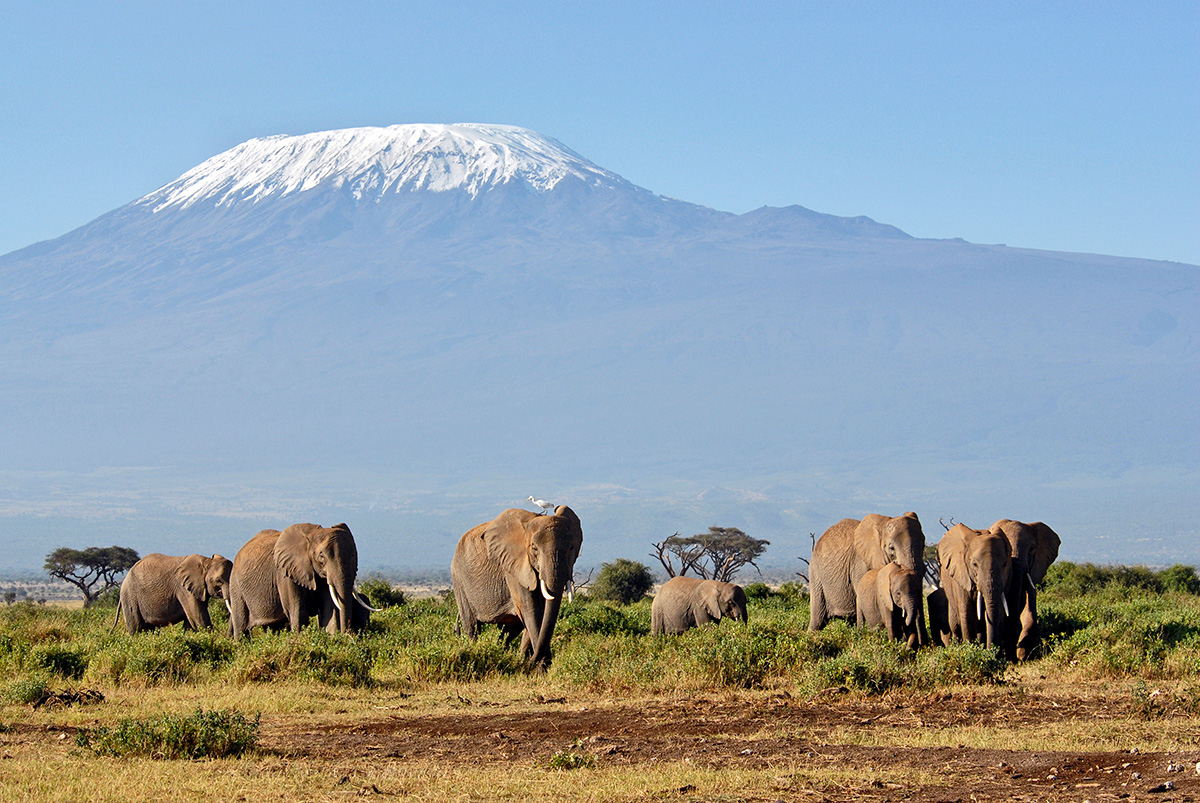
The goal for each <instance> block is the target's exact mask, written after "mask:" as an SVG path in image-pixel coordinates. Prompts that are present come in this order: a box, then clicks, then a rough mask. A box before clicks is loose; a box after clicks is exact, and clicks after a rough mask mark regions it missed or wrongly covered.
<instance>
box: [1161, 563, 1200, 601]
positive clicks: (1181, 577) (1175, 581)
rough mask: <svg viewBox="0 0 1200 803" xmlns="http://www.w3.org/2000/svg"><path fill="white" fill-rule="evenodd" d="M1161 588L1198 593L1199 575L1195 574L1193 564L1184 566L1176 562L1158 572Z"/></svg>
mask: <svg viewBox="0 0 1200 803" xmlns="http://www.w3.org/2000/svg"><path fill="white" fill-rule="evenodd" d="M1158 579H1159V580H1160V581H1161V582H1162V585H1163V590H1165V591H1179V592H1182V593H1184V594H1200V577H1197V576H1196V568H1195V567H1194V566H1184V565H1183V564H1181V563H1176V564H1175V565H1174V566H1170V567H1168V568H1166V569H1163V570H1162V571H1161V572H1159V573H1158Z"/></svg>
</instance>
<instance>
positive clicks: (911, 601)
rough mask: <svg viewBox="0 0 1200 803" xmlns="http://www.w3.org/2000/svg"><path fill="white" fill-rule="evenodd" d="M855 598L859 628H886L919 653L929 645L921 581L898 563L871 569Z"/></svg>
mask: <svg viewBox="0 0 1200 803" xmlns="http://www.w3.org/2000/svg"><path fill="white" fill-rule="evenodd" d="M854 596H855V599H856V604H857V608H858V610H857V619H858V626H859V627H862V626H864V625H865V626H867V627H875V628H883V629H884V630H886V631H887V634H888V636H890V637H891V638H892V639H894V640H896V641H903V642H906V643H907V644H908V646H909V647H912V648H913V649H916V648H917V647H923V646H925V645H926V644H928V643H929V636H928V634H927V633H926V632H925V601H924V596H925V595H924V592H923V589H922V587H921V577H920V576H919V575H918V574H917V573H916V572H914V571H912V570H911V569H906V568H904V567H903V566H901V565H900V564H899V563H889V564H887V565H886V566H883V567H882V568H879V569H872V570H871V571H869V572H867V573H866V574H864V575H863V576H862V577H861V578H859V580H858V585H857V586H855V589H854Z"/></svg>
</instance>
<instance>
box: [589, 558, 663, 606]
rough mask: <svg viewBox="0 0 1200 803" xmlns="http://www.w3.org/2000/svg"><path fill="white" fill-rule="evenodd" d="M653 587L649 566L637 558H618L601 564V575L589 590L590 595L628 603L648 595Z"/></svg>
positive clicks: (623, 603)
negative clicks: (639, 561)
mask: <svg viewBox="0 0 1200 803" xmlns="http://www.w3.org/2000/svg"><path fill="white" fill-rule="evenodd" d="M652 588H654V577H653V576H651V574H650V568H649V567H648V566H646V565H645V564H643V563H638V562H637V561H636V560H628V559H627V558H617V559H616V560H615V561H613V562H612V563H605V564H602V565H601V567H600V575H599V577H597V578H596V582H595V583H593V584H592V586H591V588H590V589H589V590H588V596H589V597H594V598H596V599H608V600H612V601H613V602H619V603H621V604H622V605H628V604H630V603H631V602H637V601H638V600H639V599H641V598H642V597H644V596H646V594H648V593H649V592H650V589H652Z"/></svg>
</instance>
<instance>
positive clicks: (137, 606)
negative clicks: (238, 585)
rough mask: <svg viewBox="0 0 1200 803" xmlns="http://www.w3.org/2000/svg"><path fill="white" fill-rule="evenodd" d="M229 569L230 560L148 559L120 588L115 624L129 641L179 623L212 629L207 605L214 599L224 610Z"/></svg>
mask: <svg viewBox="0 0 1200 803" xmlns="http://www.w3.org/2000/svg"><path fill="white" fill-rule="evenodd" d="M232 569H233V564H232V563H230V561H229V559H228V558H224V557H221V556H220V555H213V556H212V557H211V558H206V557H204V556H203V555H187V556H185V557H179V556H175V555H163V554H161V553H158V552H155V553H153V554H150V555H147V556H146V557H144V558H142V559H141V560H139V561H138V562H137V563H135V564H133V566H132V567H131V568H130V569H129V573H128V574H126V575H125V579H124V580H123V581H122V582H121V595H120V598H119V601H118V603H117V619H118V620H120V619H121V618H124V619H125V629H126V630H128V631H129V633H130V635H132V634H134V633H138V632H140V631H142V630H150V629H152V628H156V627H166V626H167V625H173V624H175V623H176V622H183V627H184V629H185V630H199V629H200V628H209V627H212V619H211V618H210V617H209V615H208V601H209V600H210V599H212V598H213V597H219V598H220V599H222V600H224V602H225V606H226V607H228V606H229V574H230V571H231V570H232ZM113 624H114V626H115V624H116V623H115V622H114V623H113Z"/></svg>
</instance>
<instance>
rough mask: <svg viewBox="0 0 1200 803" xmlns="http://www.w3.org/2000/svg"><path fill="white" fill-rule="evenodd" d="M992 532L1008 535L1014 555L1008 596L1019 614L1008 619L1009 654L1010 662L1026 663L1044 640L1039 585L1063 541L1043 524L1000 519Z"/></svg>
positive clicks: (1010, 608)
mask: <svg viewBox="0 0 1200 803" xmlns="http://www.w3.org/2000/svg"><path fill="white" fill-rule="evenodd" d="M990 529H991V530H992V531H993V532H999V533H1002V534H1003V535H1004V537H1005V538H1006V539H1007V540H1008V544H1009V548H1010V550H1011V555H1012V579H1011V581H1010V582H1009V584H1008V591H1007V593H1006V596H1007V598H1008V609H1009V610H1010V611H1018V612H1019V613H1018V614H1017V615H1016V616H1011V617H1009V619H1008V625H1007V628H1006V631H1005V636H1004V647H1005V651H1006V652H1007V653H1008V657H1009V658H1010V659H1013V660H1017V661H1024V660H1025V659H1026V658H1028V657H1029V656H1030V655H1031V654H1032V653H1033V651H1034V650H1035V649H1036V648H1037V646H1038V644H1039V643H1040V640H1041V638H1040V636H1039V634H1038V622H1037V586H1038V584H1039V583H1041V582H1042V580H1044V579H1046V571H1047V570H1048V569H1049V568H1050V564H1051V563H1053V562H1054V561H1055V560H1056V559H1057V558H1058V548H1059V546H1060V545H1061V543H1062V541H1061V539H1060V538H1059V537H1058V533H1056V532H1054V530H1052V529H1050V527H1049V526H1048V525H1046V524H1043V523H1042V522H1040V521H1035V522H1033V523H1032V524H1026V523H1024V522H1020V521H1014V520H1012V519H1000V521H998V522H996V523H995V524H993V525H992V526H991V528H990Z"/></svg>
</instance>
